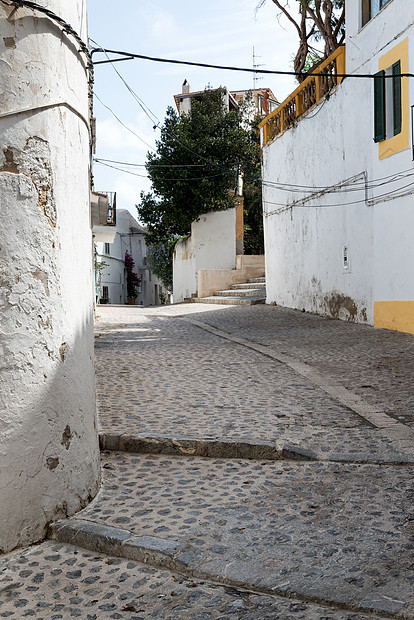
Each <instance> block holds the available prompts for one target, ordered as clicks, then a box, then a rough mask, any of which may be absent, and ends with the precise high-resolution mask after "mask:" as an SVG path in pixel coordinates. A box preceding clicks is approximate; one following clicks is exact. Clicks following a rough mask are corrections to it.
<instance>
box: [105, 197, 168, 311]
mask: <svg viewBox="0 0 414 620" xmlns="http://www.w3.org/2000/svg"><path fill="white" fill-rule="evenodd" d="M95 248H96V253H95V264H96V269H95V275H96V280H95V281H96V292H95V294H96V302H97V303H104V304H121V305H122V304H126V303H128V291H127V272H126V267H125V253H128V254H129V255H130V256H132V258H133V260H134V263H135V267H134V273H136V275H137V276H138V278H139V279H140V286H139V287H138V289H137V292H138V296H137V298H136V300H135V304H136V305H140V306H157V305H159V304H161V303H168V301H169V297H170V295H169V292H168V290H167V289H166V288H165V286H164V285H163V283H162V281H161V280H160V279H159V278H158V277H157V276H156V275H155V274H154V273H153V272H152V271H151V269H150V268H149V265H148V264H147V245H146V242H145V229H144V228H143V227H142V226H141V225H140V224H138V222H137V221H136V219H135V218H134V217H133V216H132V215H131V213H130V212H129V211H127V210H126V209H119V210H118V211H117V215H116V227H115V229H114V240H113V242H112V243H108V242H107V243H104V242H99V241H98V242H97V243H96V244H95Z"/></svg>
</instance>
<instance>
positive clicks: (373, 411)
mask: <svg viewBox="0 0 414 620" xmlns="http://www.w3.org/2000/svg"><path fill="white" fill-rule="evenodd" d="M179 318H180V320H181V321H185V322H186V323H190V324H191V325H195V326H197V327H200V328H201V329H203V330H205V331H207V332H210V333H211V334H214V335H216V336H218V337H220V338H224V339H226V340H230V341H231V342H234V343H237V344H240V345H242V346H244V347H247V348H248V349H252V350H253V351H257V352H258V353H262V354H263V355H265V356H267V357H270V358H271V359H274V360H276V361H278V362H281V363H282V364H286V365H287V366H289V368H291V369H292V370H294V371H295V372H297V373H298V374H299V375H301V376H303V377H306V378H307V379H308V380H309V381H311V382H312V383H313V384H314V385H316V386H318V387H319V388H320V389H322V390H323V391H324V392H326V393H327V394H329V395H330V396H331V397H332V398H334V399H335V400H337V401H338V402H340V403H341V404H342V405H344V406H345V407H348V408H349V409H351V410H352V411H354V412H355V413H356V414H357V415H359V416H360V417H361V418H363V419H364V420H366V421H367V422H369V423H370V424H372V425H373V426H374V427H376V428H378V429H379V430H380V431H381V433H382V434H383V435H384V436H385V437H386V438H387V439H389V440H391V441H392V443H393V444H394V446H395V447H396V449H397V450H399V451H400V452H402V453H403V454H405V455H406V456H407V457H408V458H410V460H412V461H413V462H414V429H412V428H410V427H408V426H406V425H405V424H402V423H401V422H399V421H398V420H396V419H395V418H392V417H391V416H389V415H388V414H386V413H384V412H383V411H382V410H381V409H380V408H379V407H374V406H373V405H370V404H369V403H368V402H367V401H365V400H364V399H363V398H362V397H361V396H359V395H358V394H355V393H354V392H352V391H351V390H349V389H347V388H345V387H344V386H342V385H339V384H338V383H337V382H335V381H334V380H332V378H331V377H330V376H329V375H326V374H324V373H322V372H320V371H318V370H315V369H314V368H312V366H310V365H309V364H306V363H305V362H301V361H300V360H298V359H296V358H294V357H291V356H290V355H287V354H286V353H282V352H280V351H277V350H275V349H270V348H269V347H266V346H264V345H261V344H257V343H255V342H253V341H251V340H247V339H246V338H240V337H238V336H234V335H233V334H230V333H228V332H225V331H222V330H220V329H217V328H216V327H212V326H211V325H208V324H207V323H203V322H202V321H198V320H196V319H192V318H188V317H186V316H181V317H179Z"/></svg>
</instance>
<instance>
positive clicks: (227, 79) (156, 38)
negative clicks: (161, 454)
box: [88, 0, 297, 217]
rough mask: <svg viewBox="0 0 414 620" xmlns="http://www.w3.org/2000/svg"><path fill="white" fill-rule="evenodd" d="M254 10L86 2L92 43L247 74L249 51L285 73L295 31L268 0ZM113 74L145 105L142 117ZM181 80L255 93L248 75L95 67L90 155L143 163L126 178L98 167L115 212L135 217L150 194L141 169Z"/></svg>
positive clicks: (275, 85)
mask: <svg viewBox="0 0 414 620" xmlns="http://www.w3.org/2000/svg"><path fill="white" fill-rule="evenodd" d="M257 4H258V0H209V1H208V2H200V1H199V0H175V2H171V1H168V2H167V0H157V2H154V0H118V1H117V2H116V3H115V2H114V1H113V0H88V28H89V37H90V39H93V41H91V42H90V43H91V45H94V46H96V47H104V48H106V49H113V50H122V51H127V52H132V53H136V54H144V55H147V56H157V57H163V58H172V59H178V60H189V61H192V62H204V63H211V64H219V65H231V66H238V67H248V68H252V66H253V48H254V50H255V55H256V63H257V64H262V65H263V67H262V68H264V69H274V70H276V69H279V70H288V71H289V70H291V69H292V57H293V56H294V55H295V52H296V49H297V34H296V31H295V30H294V28H293V27H292V25H290V24H289V23H288V22H287V20H286V19H285V18H283V19H278V13H277V10H276V7H275V5H274V4H273V3H272V2H271V0H267V2H266V3H265V5H264V6H263V7H262V8H261V9H259V10H258V11H256V7H257ZM110 57H111V58H113V57H114V56H113V55H112V56H110ZM106 59H107V58H106V57H105V55H104V54H101V53H100V54H94V61H98V60H106ZM115 69H116V71H118V72H119V73H120V74H121V76H122V78H123V79H124V80H125V81H126V83H127V85H128V86H129V87H130V88H131V89H132V90H133V91H134V93H135V94H136V95H137V96H138V98H139V99H140V100H141V102H143V103H144V104H145V108H146V111H147V114H146V113H145V112H144V110H143V109H142V107H141V106H140V105H139V103H138V102H137V100H136V98H134V96H133V95H132V94H131V92H130V91H129V90H128V88H127V87H126V86H125V84H124V82H123V81H122V80H121V78H120V77H119V75H117V73H116V71H115ZM185 79H187V81H188V82H189V83H190V86H191V90H192V91H196V90H203V89H204V88H205V87H206V86H207V85H210V86H212V87H213V88H216V87H219V86H227V87H228V88H229V89H230V90H244V89H249V88H253V75H252V74H250V73H240V72H231V71H222V70H217V69H204V68H198V67H187V66H180V65H169V64H163V63H155V62H150V61H147V60H127V61H123V62H118V63H114V64H104V65H97V66H96V67H95V88H94V90H95V95H96V96H95V98H94V114H95V116H96V122H97V131H96V133H97V148H96V155H95V157H97V158H100V159H106V160H112V161H114V162H118V161H119V162H129V163H134V164H141V165H142V167H136V166H134V167H132V166H131V167H128V170H129V171H130V172H132V174H126V173H124V172H121V171H119V170H116V169H114V168H111V167H108V165H103V164H101V163H95V164H94V178H95V189H96V190H97V191H103V192H114V191H116V192H117V208H118V209H128V210H129V211H130V212H131V213H132V214H133V215H134V217H136V216H137V213H136V208H135V205H136V204H137V203H139V201H140V193H141V191H145V192H148V191H150V189H151V186H150V183H149V181H148V179H147V178H146V171H145V168H144V167H143V164H145V161H146V154H147V152H148V151H149V150H150V148H151V147H152V148H153V147H154V146H155V140H156V139H158V138H159V136H160V131H159V127H156V128H154V126H155V125H158V123H159V124H160V125H162V123H163V119H164V117H165V113H166V110H167V107H168V106H174V105H175V104H174V99H173V96H174V95H175V94H178V93H180V92H181V87H182V83H183V82H184V80H185ZM256 84H257V87H260V88H270V89H271V90H272V91H273V93H274V94H275V96H276V98H277V99H278V100H279V101H282V100H283V99H285V98H286V97H287V95H288V94H289V93H290V92H291V91H292V90H294V88H295V87H296V85H295V82H294V78H293V77H289V76H288V77H286V76H274V75H270V76H267V75H265V76H264V77H263V79H260V80H258V81H257V83H256ZM108 108H110V110H112V112H111V111H110V110H109V109H108ZM148 110H149V111H148ZM115 115H116V116H117V117H118V119H119V120H117V119H116V118H115ZM149 117H150V118H149ZM125 126H126V127H125ZM106 163H107V164H109V165H110V166H115V167H117V166H118V167H119V164H117V163H111V162H106ZM135 175H142V176H135Z"/></svg>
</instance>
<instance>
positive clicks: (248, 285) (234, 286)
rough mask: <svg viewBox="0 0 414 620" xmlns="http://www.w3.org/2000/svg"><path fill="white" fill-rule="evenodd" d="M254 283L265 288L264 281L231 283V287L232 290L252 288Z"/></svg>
mask: <svg viewBox="0 0 414 620" xmlns="http://www.w3.org/2000/svg"><path fill="white" fill-rule="evenodd" d="M256 284H260V287H259V286H257V288H262V289H266V282H244V283H243V284H232V285H231V289H232V290H234V291H236V290H243V289H246V288H247V289H249V288H254V287H255V285H256Z"/></svg>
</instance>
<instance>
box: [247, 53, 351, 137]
mask: <svg viewBox="0 0 414 620" xmlns="http://www.w3.org/2000/svg"><path fill="white" fill-rule="evenodd" d="M312 73H313V75H309V76H308V77H307V78H306V79H305V80H304V81H303V82H302V83H301V84H300V85H299V86H298V87H297V88H296V90H294V91H293V93H291V94H290V95H289V97H287V98H286V99H285V100H284V101H283V102H282V103H281V104H280V106H279V107H278V108H276V110H273V112H272V113H271V114H269V115H268V116H266V118H265V119H263V120H262V122H261V123H260V125H259V129H261V130H262V129H263V146H265V145H266V144H267V143H268V142H269V141H270V140H273V138H276V137H277V136H278V135H279V134H281V133H282V132H283V131H284V130H285V129H289V127H291V126H292V125H293V124H294V122H295V121H296V120H298V119H299V118H300V116H302V114H304V113H305V112H307V111H308V110H310V108H312V106H314V105H315V104H317V103H318V102H319V101H321V100H322V99H323V98H324V97H325V95H326V94H327V93H329V91H330V90H331V89H332V88H333V87H334V86H337V85H338V84H340V83H341V82H342V80H343V78H342V77H338V74H343V73H345V45H341V46H340V47H338V48H337V49H336V50H335V51H334V52H333V53H332V54H331V55H330V56H328V58H327V59H326V60H324V61H323V62H322V63H321V64H320V65H319V66H318V67H317V68H316V69H314V70H313V71H312ZM319 73H323V75H318V74H319Z"/></svg>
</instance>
